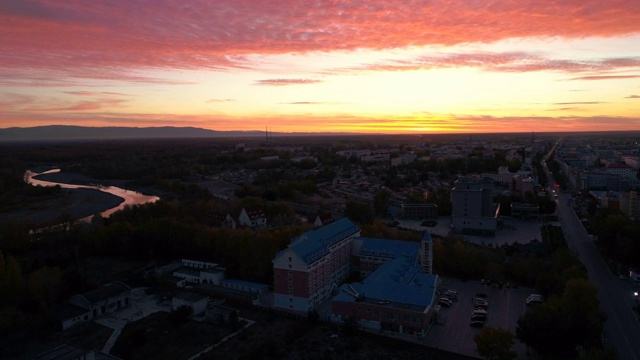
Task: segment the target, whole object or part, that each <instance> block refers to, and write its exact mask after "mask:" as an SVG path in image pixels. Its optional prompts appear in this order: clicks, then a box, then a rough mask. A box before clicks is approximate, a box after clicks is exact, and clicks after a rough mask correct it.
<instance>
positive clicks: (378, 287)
mask: <svg viewBox="0 0 640 360" xmlns="http://www.w3.org/2000/svg"><path fill="white" fill-rule="evenodd" d="M421 271H422V267H421V266H420V264H417V263H416V262H415V261H413V260H410V259H408V258H405V257H399V258H396V259H394V260H389V261H387V262H386V263H384V264H382V265H381V266H380V267H378V268H377V269H376V270H375V271H374V272H373V273H372V274H371V275H370V276H369V277H367V278H366V279H365V280H364V281H363V282H360V283H353V284H345V285H342V287H341V291H340V293H339V294H338V295H337V296H336V297H335V298H334V301H340V302H356V301H365V302H374V303H377V304H381V305H382V304H388V305H389V306H395V307H402V308H407V307H415V308H417V309H424V308H426V307H428V306H430V305H431V304H432V302H433V298H434V296H435V291H436V286H437V283H438V276H437V275H433V274H426V273H422V272H421ZM354 295H355V296H354ZM358 296H359V297H358Z"/></svg>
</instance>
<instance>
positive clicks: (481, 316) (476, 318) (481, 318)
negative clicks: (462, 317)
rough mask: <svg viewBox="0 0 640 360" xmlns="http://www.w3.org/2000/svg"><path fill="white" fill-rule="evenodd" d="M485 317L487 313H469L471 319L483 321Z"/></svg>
mask: <svg viewBox="0 0 640 360" xmlns="http://www.w3.org/2000/svg"><path fill="white" fill-rule="evenodd" d="M486 319H487V315H483V314H473V315H471V321H485V320H486Z"/></svg>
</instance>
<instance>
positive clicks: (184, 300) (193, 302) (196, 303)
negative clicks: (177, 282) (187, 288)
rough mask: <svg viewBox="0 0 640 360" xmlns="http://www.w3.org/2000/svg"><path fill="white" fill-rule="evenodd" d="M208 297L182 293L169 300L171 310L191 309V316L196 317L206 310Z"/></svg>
mask: <svg viewBox="0 0 640 360" xmlns="http://www.w3.org/2000/svg"><path fill="white" fill-rule="evenodd" d="M208 303H209V297H208V296H206V295H202V294H196V293H192V292H183V293H180V294H178V295H176V296H174V297H173V299H172V300H171V309H172V310H174V311H175V310H178V309H179V308H180V307H182V306H186V307H188V308H190V309H191V314H193V315H195V316H198V315H201V314H203V313H204V312H205V311H206V310H207V304H208Z"/></svg>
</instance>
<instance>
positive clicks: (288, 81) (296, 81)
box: [256, 79, 321, 86]
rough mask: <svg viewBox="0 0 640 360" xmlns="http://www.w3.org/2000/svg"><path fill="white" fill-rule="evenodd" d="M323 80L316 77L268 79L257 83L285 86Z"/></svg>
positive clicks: (314, 82)
mask: <svg viewBox="0 0 640 360" xmlns="http://www.w3.org/2000/svg"><path fill="white" fill-rule="evenodd" d="M319 82H321V81H320V80H314V79H266V80H258V81H256V85H269V86H285V85H306V84H316V83H319Z"/></svg>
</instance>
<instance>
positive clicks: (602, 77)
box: [569, 75, 640, 80]
mask: <svg viewBox="0 0 640 360" xmlns="http://www.w3.org/2000/svg"><path fill="white" fill-rule="evenodd" d="M636 78H640V75H593V76H579V77H575V78H571V79H569V80H618V79H636Z"/></svg>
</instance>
